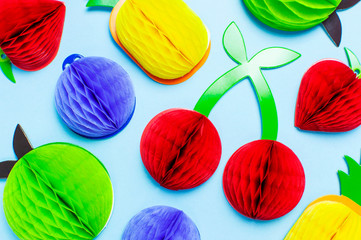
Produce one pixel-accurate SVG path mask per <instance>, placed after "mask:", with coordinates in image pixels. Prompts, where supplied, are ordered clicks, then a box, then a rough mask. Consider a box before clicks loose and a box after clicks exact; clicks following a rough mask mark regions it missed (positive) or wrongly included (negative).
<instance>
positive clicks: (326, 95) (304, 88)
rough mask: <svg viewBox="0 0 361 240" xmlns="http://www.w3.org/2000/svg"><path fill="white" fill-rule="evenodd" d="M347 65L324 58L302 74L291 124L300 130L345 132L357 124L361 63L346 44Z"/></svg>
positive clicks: (360, 114) (359, 119)
mask: <svg viewBox="0 0 361 240" xmlns="http://www.w3.org/2000/svg"><path fill="white" fill-rule="evenodd" d="M346 53H347V56H348V59H349V63H350V67H348V66H347V65H345V64H344V63H342V62H340V61H338V60H332V59H325V60H322V61H320V62H318V63H316V64H315V65H313V66H312V67H311V68H310V69H309V70H308V71H307V72H306V73H305V75H304V76H303V78H302V81H301V86H300V90H299V92H298V98H297V105H296V114H295V126H296V127H298V128H299V129H302V130H308V131H322V132H345V131H349V130H352V129H354V128H357V127H358V126H359V125H360V124H361V79H360V70H361V65H360V62H359V61H358V59H357V57H356V56H355V55H354V54H353V53H352V52H351V50H349V49H347V48H346Z"/></svg>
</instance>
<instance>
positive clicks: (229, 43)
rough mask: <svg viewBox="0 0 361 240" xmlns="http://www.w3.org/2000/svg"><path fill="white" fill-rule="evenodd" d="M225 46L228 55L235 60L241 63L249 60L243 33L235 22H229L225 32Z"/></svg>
mask: <svg viewBox="0 0 361 240" xmlns="http://www.w3.org/2000/svg"><path fill="white" fill-rule="evenodd" d="M223 47H224V49H225V50H226V52H227V54H228V56H230V57H231V58H232V59H233V60H234V61H235V62H237V63H240V64H242V63H247V62H248V59H247V52H246V45H245V43H244V40H243V36H242V33H241V31H240V30H239V28H238V26H237V24H236V23H235V22H232V23H231V24H229V25H228V27H227V29H226V30H225V32H224V35H223Z"/></svg>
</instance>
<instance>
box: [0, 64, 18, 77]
mask: <svg viewBox="0 0 361 240" xmlns="http://www.w3.org/2000/svg"><path fill="white" fill-rule="evenodd" d="M0 68H1V70H2V71H3V73H4V75H5V76H6V77H7V78H8V79H9V80H10V81H12V82H13V83H16V81H15V77H14V74H13V70H12V67H11V62H10V60H9V61H5V62H0Z"/></svg>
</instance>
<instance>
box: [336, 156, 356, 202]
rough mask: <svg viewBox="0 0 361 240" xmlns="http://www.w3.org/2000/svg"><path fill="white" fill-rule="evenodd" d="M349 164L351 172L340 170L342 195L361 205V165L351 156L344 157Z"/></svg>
mask: <svg viewBox="0 0 361 240" xmlns="http://www.w3.org/2000/svg"><path fill="white" fill-rule="evenodd" d="M344 158H345V160H346V163H347V165H348V170H349V174H347V173H345V172H343V171H340V170H339V171H338V176H339V179H340V186H341V195H343V196H345V197H348V198H350V199H351V200H353V201H354V202H355V203H357V204H358V205H361V191H360V188H361V166H360V164H358V163H357V162H356V161H355V160H354V159H352V158H351V157H349V156H345V157H344Z"/></svg>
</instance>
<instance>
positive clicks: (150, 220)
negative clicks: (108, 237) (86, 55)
mask: <svg viewBox="0 0 361 240" xmlns="http://www.w3.org/2000/svg"><path fill="white" fill-rule="evenodd" d="M165 239H166V240H200V239H201V237H200V235H199V231H198V229H197V226H196V225H195V224H194V222H193V221H192V220H191V219H190V218H189V217H188V216H187V215H186V214H185V213H184V212H183V211H181V210H178V209H176V208H172V207H166V206H155V207H151V208H147V209H144V210H143V211H141V212H140V213H138V214H137V215H135V216H134V217H133V218H132V219H131V220H130V221H129V223H128V225H127V226H126V228H125V230H124V233H123V236H122V240H165Z"/></svg>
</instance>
